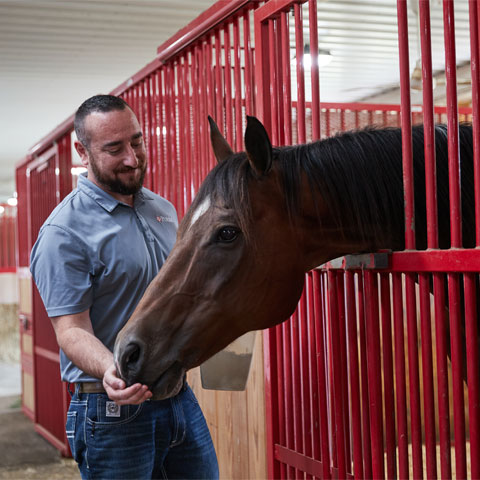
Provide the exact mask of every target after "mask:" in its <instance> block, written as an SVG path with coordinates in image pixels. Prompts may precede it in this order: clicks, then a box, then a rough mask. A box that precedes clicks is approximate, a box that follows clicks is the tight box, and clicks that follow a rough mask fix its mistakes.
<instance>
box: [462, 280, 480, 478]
mask: <svg viewBox="0 0 480 480" xmlns="http://www.w3.org/2000/svg"><path fill="white" fill-rule="evenodd" d="M464 284H465V337H466V343H467V345H466V347H467V376H468V413H469V430H470V460H471V462H470V475H471V478H480V456H479V455H478V452H480V392H479V388H480V375H479V353H478V326H477V299H476V287H475V275H474V274H470V273H468V274H464ZM475 452H477V453H475Z"/></svg>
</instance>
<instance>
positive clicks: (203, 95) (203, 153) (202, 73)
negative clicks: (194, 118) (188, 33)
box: [197, 42, 223, 182]
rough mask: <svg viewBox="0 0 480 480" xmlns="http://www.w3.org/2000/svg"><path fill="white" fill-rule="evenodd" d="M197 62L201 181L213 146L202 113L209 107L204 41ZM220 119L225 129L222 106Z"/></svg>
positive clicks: (198, 138)
mask: <svg viewBox="0 0 480 480" xmlns="http://www.w3.org/2000/svg"><path fill="white" fill-rule="evenodd" d="M197 62H198V76H199V95H198V99H199V106H200V110H199V112H200V115H199V119H198V128H199V130H198V137H197V141H198V142H199V146H200V156H199V157H198V158H199V173H200V177H199V180H200V182H202V181H203V179H204V178H205V175H206V173H207V170H208V158H209V157H210V155H211V151H212V150H211V148H210V142H209V140H208V139H209V138H210V136H209V134H208V128H207V123H208V122H207V119H206V118H205V114H203V115H202V114H201V112H206V111H207V109H208V100H207V85H208V83H207V82H208V79H207V72H206V71H207V69H208V68H209V65H206V55H205V47H204V43H203V42H202V44H201V45H200V46H199V48H198V50H197ZM220 111H221V115H220V119H218V122H219V123H218V125H219V127H220V129H221V131H223V110H222V108H221V106H220Z"/></svg>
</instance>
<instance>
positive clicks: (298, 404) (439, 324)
mask: <svg viewBox="0 0 480 480" xmlns="http://www.w3.org/2000/svg"><path fill="white" fill-rule="evenodd" d="M306 3H308V6H307V8H308V17H309V20H308V25H309V35H310V39H309V41H310V52H311V54H312V57H313V58H315V55H316V52H318V36H317V31H316V29H317V20H316V13H317V9H316V1H315V0H309V1H308V2H307V1H306V0H296V1H289V0H281V1H276V2H269V3H267V4H265V5H264V6H263V7H261V8H259V9H257V10H256V12H255V40H256V50H257V51H256V55H257V56H256V80H257V82H258V89H257V112H258V116H259V117H260V118H261V119H262V121H263V123H264V124H265V126H266V127H267V130H268V131H269V133H270V134H271V137H272V140H273V143H274V144H277V145H278V144H280V145H281V144H288V143H291V142H292V140H294V141H295V142H304V141H305V140H307V139H317V138H321V137H323V136H324V132H323V131H321V126H322V125H323V123H326V129H327V130H329V123H328V121H329V117H328V116H326V117H324V118H322V111H321V107H322V106H324V104H320V103H319V101H318V100H319V98H320V96H319V81H318V78H319V76H318V66H317V65H316V64H315V62H312V63H313V65H312V69H311V76H312V92H311V97H312V102H311V103H310V104H309V102H308V101H307V99H306V94H305V87H304V78H305V72H304V69H303V67H302V65H301V59H302V56H303V44H304V39H303V35H304V32H303V18H302V16H303V13H304V12H306V11H307V9H303V8H302V6H303V5H304V4H306ZM419 4H420V8H419V15H420V22H421V25H422V29H421V30H422V32H421V48H422V58H423V68H422V73H423V83H424V89H423V92H424V102H423V103H424V108H423V110H422V113H423V115H422V116H421V120H422V121H423V123H424V125H425V136H426V141H425V143H426V145H427V148H426V152H425V157H426V176H427V205H428V246H429V250H428V251H425V252H417V251H415V250H414V249H415V243H414V236H413V231H412V230H411V229H409V228H408V226H409V225H412V224H413V223H412V220H413V218H414V210H413V189H412V160H411V136H410V135H411V125H412V117H414V118H413V120H414V121H415V123H418V115H417V114H418V112H415V110H417V109H416V108H415V109H414V108H412V107H411V105H410V97H409V70H408V64H409V62H408V28H407V15H406V2H404V1H399V2H397V5H398V24H399V46H400V49H399V50H400V71H401V91H402V104H401V108H400V117H401V126H402V130H403V151H404V152H405V153H404V185H405V204H406V210H405V212H406V225H407V228H406V245H407V249H408V250H410V251H406V252H401V253H394V254H390V255H387V256H384V263H385V265H384V266H383V268H382V269H381V270H378V269H377V266H376V265H375V263H374V259H375V258H376V257H372V258H371V259H369V258H367V259H366V263H365V260H364V259H362V258H360V259H358V258H356V257H346V259H345V260H344V262H346V263H344V264H343V266H341V268H340V269H338V267H335V268H334V267H333V266H332V265H330V266H325V267H324V268H323V269H321V270H320V271H318V272H313V273H311V274H309V275H307V282H306V285H307V286H306V291H305V293H304V297H303V298H302V300H301V302H300V304H299V309H298V311H297V313H296V314H295V315H294V316H293V317H292V319H291V321H290V322H289V324H283V325H281V326H279V327H276V328H275V329H272V330H270V331H269V333H268V334H267V335H266V337H265V347H264V348H265V359H266V360H265V365H266V380H265V381H266V396H267V441H268V444H269V458H268V466H269V476H270V477H271V478H291V477H298V476H304V475H306V478H310V476H315V477H323V478H330V477H331V476H333V477H338V478H345V477H350V476H353V475H354V476H355V477H358V478H360V477H363V476H365V477H372V476H373V477H374V478H383V477H384V476H385V473H386V474H387V476H388V477H389V478H392V477H395V476H396V475H397V455H398V473H399V476H400V477H401V478H405V477H408V476H409V475H410V474H413V476H414V478H421V477H422V476H423V467H424V462H423V452H422V433H423V432H422V419H421V417H422V414H421V411H422V407H423V411H424V428H425V431H424V434H425V452H426V454H425V460H426V462H425V468H426V474H427V477H428V478H430V477H432V478H433V477H436V476H437V465H436V458H437V454H436V438H435V435H436V432H435V407H434V380H433V363H432V338H431V324H430V322H431V318H430V317H431V312H430V299H429V277H430V276H432V277H433V282H434V293H435V330H436V352H437V370H438V377H437V390H438V405H439V407H438V408H439V412H440V415H439V424H440V425H439V436H440V446H439V448H440V455H439V457H440V460H439V461H440V475H441V477H442V478H448V477H451V475H452V465H451V464H452V462H451V453H450V432H449V416H450V411H449V400H448V378H447V358H446V352H447V346H446V341H447V340H446V338H445V332H444V328H443V324H444V321H445V304H446V300H445V297H444V295H443V287H444V279H443V274H447V277H448V287H449V304H450V305H454V306H455V307H452V308H450V328H451V334H452V335H451V350H452V365H453V373H452V375H453V416H454V435H455V465H456V469H455V470H456V472H455V473H456V475H457V477H458V478H466V474H467V472H466V453H467V452H466V432H465V412H464V404H463V385H462V372H461V368H462V367H461V363H462V360H461V341H462V339H461V337H460V306H459V299H460V288H459V287H460V284H459V282H460V275H463V276H464V283H465V299H466V301H465V314H466V315H465V316H466V329H467V332H469V333H468V334H467V342H466V349H467V370H468V380H469V382H468V385H469V387H468V397H469V409H468V413H469V421H470V443H471V457H470V461H471V472H472V478H477V477H478V476H479V475H480V459H479V458H478V455H476V453H475V452H478V451H479V448H480V444H479V433H478V432H479V431H480V416H479V407H480V402H479V389H480V385H479V384H480V382H479V372H478V352H477V348H476V347H475V341H474V339H476V338H477V326H476V323H475V319H476V308H477V305H476V298H475V286H474V285H475V283H474V282H475V276H474V275H475V274H476V273H478V272H479V271H480V257H479V255H480V252H479V251H478V250H476V249H470V250H468V249H461V248H460V247H461V229H460V213H459V205H460V203H459V198H460V192H459V175H458V171H459V170H458V114H459V113H461V114H462V116H465V115H466V116H467V117H469V114H470V113H471V111H468V110H463V111H460V112H459V111H458V110H459V109H458V107H457V101H456V90H455V85H456V79H455V49H454V27H453V26H454V21H453V2H448V1H446V2H444V23H445V24H446V25H447V29H446V31H445V50H446V65H447V70H448V72H449V75H448V76H447V107H446V109H444V111H443V112H442V113H444V114H445V113H446V120H447V124H448V127H449V132H457V135H455V133H453V134H452V133H450V135H449V141H448V144H449V169H450V195H451V197H452V199H453V200H452V202H451V212H450V215H451V224H452V239H453V240H452V247H453V248H452V249H451V250H447V251H439V250H436V248H437V247H438V244H437V240H436V235H437V223H436V217H437V212H436V211H435V208H434V205H435V198H436V197H435V195H436V193H435V181H434V178H435V167H434V151H433V148H432V145H434V142H433V141H432V140H433V125H434V118H436V119H437V121H438V111H437V109H434V107H433V99H432V73H431V71H432V70H431V46H430V21H429V3H428V2H427V1H424V0H421V1H420V2H419ZM469 4H470V25H471V46H472V78H473V79H474V83H475V82H476V85H475V88H474V90H473V103H474V106H473V113H474V115H473V124H474V132H478V90H477V87H478V71H477V69H478V28H477V25H478V11H477V4H476V3H475V2H474V1H471V2H469ZM289 14H291V15H292V17H290V16H289ZM291 18H293V21H294V24H295V25H294V30H295V54H296V58H297V61H296V74H297V83H298V101H297V102H296V103H295V104H291V102H288V101H287V102H285V98H287V99H289V98H291V93H290V88H291V87H290V81H291V80H290V65H289V62H290V56H289V48H290V45H289V40H288V34H289V32H290V28H289V22H290V20H291ZM396 110H398V108H397V109H396ZM307 113H308V115H310V124H311V133H310V135H309V131H308V128H307V126H308V121H309V120H308V115H307ZM388 117H389V112H388V111H387V112H386V115H385V116H384V119H385V120H389V119H388ZM415 117H417V118H415ZM295 118H296V125H294V119H295ZM471 118H472V117H470V119H471ZM321 120H323V122H322V121H321ZM444 120H445V117H443V121H444ZM340 121H341V125H340V130H342V129H344V128H343V127H344V118H343V116H341V120H340ZM385 123H387V122H385ZM377 124H381V122H377ZM355 126H358V125H355ZM479 147H480V141H479V140H478V138H476V137H475V146H474V148H475V179H476V205H477V206H478V205H480V202H479V191H480V181H479V178H480V168H479V165H478V151H479ZM479 215H480V212H479V211H478V207H477V238H480V235H478V232H479ZM477 244H478V242H477ZM352 258H353V260H352ZM349 259H350V260H349ZM349 261H350V262H352V261H353V263H354V264H355V263H359V265H357V266H356V267H355V266H354V267H348V265H347V263H348V262H349ZM347 267H348V268H347ZM358 268H361V269H360V270H359V271H358V272H356V276H357V285H361V284H362V285H363V286H362V288H360V287H358V291H357V300H356V303H357V304H358V306H357V305H356V304H355V302H353V303H352V294H353V293H352V292H353V291H354V288H353V283H352V281H353V280H352V275H353V274H354V273H355V269H358ZM417 273H419V294H418V295H419V302H418V305H417V301H416V292H415V288H416V287H415V275H416V274H417ZM378 275H380V288H379V284H378V279H377V276H378ZM402 277H404V279H405V280H404V281H405V295H403V293H402V292H403V290H402ZM342 280H343V281H342ZM312 282H313V285H314V286H313V291H314V292H315V293H314V294H313V300H312V285H311V284H312ZM390 284H391V285H390ZM319 285H320V287H319ZM345 289H347V291H348V292H350V294H349V295H347V296H346V297H345ZM390 289H391V290H392V291H391V292H390ZM379 290H380V295H381V304H380V305H379V303H378V302H377V301H376V300H375V299H376V298H378V295H379ZM391 295H392V296H393V308H392V304H391V301H390V296H391ZM403 298H404V300H402V299H403ZM403 301H405V303H406V319H407V325H408V328H407V344H408V346H407V350H408V378H409V386H410V387H409V390H408V399H409V402H410V415H411V422H410V434H411V443H412V462H411V466H412V472H411V473H410V471H409V456H408V425H407V410H406V409H407V388H406V371H405V358H404V344H403V335H404V333H403V327H402V322H403V318H404V316H403V305H402V302H403ZM305 302H308V303H309V305H310V310H309V312H308V314H307V315H305ZM345 306H346V307H345ZM417 306H418V309H419V312H420V313H419V315H420V328H419V330H420V332H421V335H420V338H421V341H422V344H421V346H422V347H421V365H422V369H421V374H422V378H423V382H422V383H421V384H420V370H419V368H420V367H419V364H420V362H419V352H418V346H417V343H418V339H419V336H418V332H417V323H416V322H417V320H416V315H417V313H416V312H417ZM392 315H393V319H394V323H393V325H391V320H390V319H391V316H392ZM312 316H313V320H312ZM380 318H381V329H380V327H379V322H380ZM302 322H303V324H302ZM345 322H347V323H348V324H347V325H345ZM352 322H354V324H353V326H352ZM357 323H358V324H357ZM302 325H303V326H302ZM306 325H309V326H312V325H313V326H314V327H313V330H312V331H309V330H308V328H307V326H306ZM355 325H356V326H355ZM392 327H393V330H392ZM357 328H358V329H359V333H360V340H359V341H360V351H359V352H357V346H356V344H355V342H352V335H354V332H356V331H357ZM350 329H352V330H350ZM347 330H349V331H350V337H349V345H348V346H347V340H346V336H345V335H346V331H347ZM299 331H300V333H299ZM392 331H393V332H394V338H393V340H394V342H395V346H396V348H395V350H394V351H395V362H394V359H393V357H392V333H391V332H392ZM312 337H314V338H315V339H316V343H315V342H313V341H312ZM354 338H356V336H355V337H354ZM300 339H301V340H302V341H301V342H300V343H299V340H300ZM307 345H308V347H307ZM381 348H382V355H380V351H381ZM349 349H352V350H349ZM347 352H348V355H347ZM334 353H335V354H334ZM323 355H326V357H325V359H324V360H323V359H322V356H323ZM358 355H359V357H358ZM309 357H310V359H311V361H310V362H309V361H308V358H309ZM313 358H316V359H317V362H315V361H313V360H312V359H313ZM382 358H383V362H382ZM347 359H348V360H349V362H350V364H349V368H348V369H347V366H346V365H347ZM367 367H368V368H367ZM382 367H383V372H384V373H383V379H384V381H383V384H382ZM394 368H395V370H394ZM359 369H360V378H359V377H358V374H359ZM394 372H395V377H394ZM315 375H316V376H315ZM393 378H395V385H394V384H393ZM307 379H308V381H307ZM306 383H307V385H306ZM420 385H421V386H422V387H423V390H424V395H423V405H422V404H421V398H420V394H419V388H420ZM325 389H327V390H328V394H326V393H325V392H326V390H325ZM382 389H383V392H384V395H383V398H382ZM359 392H361V394H360V393H359ZM395 400H396V406H397V437H398V441H396V438H395V416H394V415H392V412H395ZM317 402H318V403H317ZM383 403H385V407H384V405H383ZM314 405H315V408H314ZM384 408H385V415H383V409H384ZM316 409H318V412H319V413H318V412H317V411H316ZM350 413H351V416H352V425H353V427H352V426H351V425H350V419H349V415H350ZM327 414H328V415H329V417H328V418H329V422H326V421H325V419H326V418H327ZM318 415H319V416H320V418H318ZM278 419H280V420H278ZM384 422H385V427H386V428H385V432H384ZM360 427H361V428H360ZM352 430H353V432H352ZM359 432H360V433H359ZM315 436H316V437H315ZM397 446H398V453H397V451H396V448H397ZM352 460H353V462H352ZM352 464H353V470H352ZM385 468H386V471H385Z"/></svg>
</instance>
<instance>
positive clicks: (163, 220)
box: [157, 215, 175, 223]
mask: <svg viewBox="0 0 480 480" xmlns="http://www.w3.org/2000/svg"><path fill="white" fill-rule="evenodd" d="M157 221H158V222H159V223H163V222H171V223H173V222H174V221H175V220H174V219H173V218H172V217H162V216H161V215H159V216H158V217H157Z"/></svg>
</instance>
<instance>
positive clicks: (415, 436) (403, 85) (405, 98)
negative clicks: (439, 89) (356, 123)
mask: <svg viewBox="0 0 480 480" xmlns="http://www.w3.org/2000/svg"><path fill="white" fill-rule="evenodd" d="M397 21H398V44H399V61H400V97H401V108H402V110H401V112H400V114H401V120H402V121H401V127H402V152H403V186H404V187H403V188H404V202H405V248H406V249H407V250H414V249H415V227H414V225H415V223H414V222H415V213H414V193H413V189H414V185H413V159H412V157H413V154H412V131H411V128H412V118H411V116H412V114H411V102H410V66H409V64H410V62H409V50H408V14H407V2H405V1H402V0H398V1H397ZM405 283H406V310H407V326H408V330H407V332H408V334H407V337H408V366H409V380H410V382H409V383H410V411H411V413H410V418H411V437H412V457H413V476H414V477H415V478H422V476H423V469H422V463H423V462H422V431H421V430H422V429H421V407H420V393H419V392H420V378H419V365H418V349H417V344H418V340H417V329H416V318H415V312H416V305H415V276H414V274H407V275H406V277H405Z"/></svg>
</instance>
